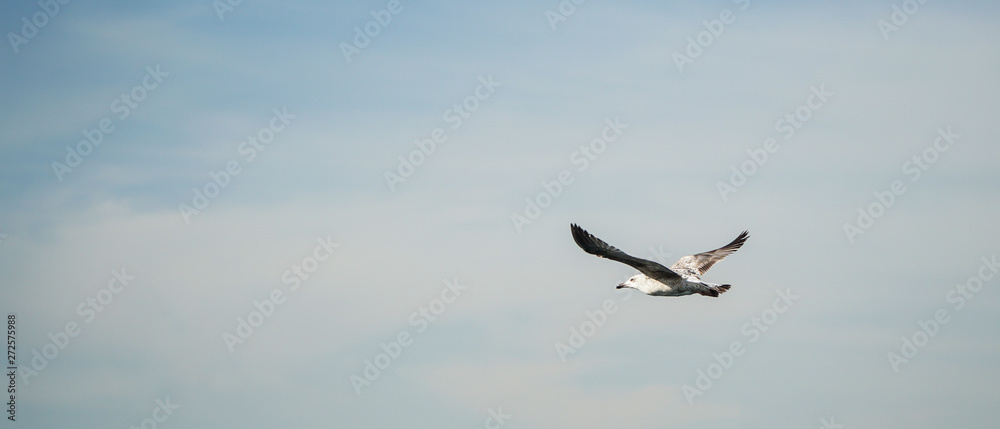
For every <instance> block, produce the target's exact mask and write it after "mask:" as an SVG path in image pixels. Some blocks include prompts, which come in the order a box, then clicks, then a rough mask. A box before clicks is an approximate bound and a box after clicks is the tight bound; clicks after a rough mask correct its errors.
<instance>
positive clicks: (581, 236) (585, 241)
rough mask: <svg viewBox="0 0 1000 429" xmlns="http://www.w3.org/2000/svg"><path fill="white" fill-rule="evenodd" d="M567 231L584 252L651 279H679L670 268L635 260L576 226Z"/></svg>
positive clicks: (651, 262)
mask: <svg viewBox="0 0 1000 429" xmlns="http://www.w3.org/2000/svg"><path fill="white" fill-rule="evenodd" d="M569 229H570V231H572V232H573V240H574V241H576V244H577V245H578V246H580V248H581V249H583V251H584V252H587V253H589V254H591V255H597V256H600V257H602V258H608V259H610V260H612V261H618V262H621V263H623V264H627V265H630V266H631V267H632V268H635V269H637V270H639V272H641V273H643V274H645V275H647V276H650V277H653V278H658V279H662V278H670V277H677V278H679V277H680V275H678V274H677V273H675V272H673V271H671V270H670V268H667V267H664V266H663V265H660V264H659V263H656V262H653V261H650V260H646V259H642V258H636V257H635V256H632V255H629V254H627V253H625V252H622V251H621V250H618V248H616V247H614V246H612V245H610V244H608V243H605V242H604V240H601V239H600V238H597V237H594V236H593V235H592V234H591V233H589V232H587V231H585V230H584V229H583V228H580V227H579V226H577V225H576V224H570V225H569Z"/></svg>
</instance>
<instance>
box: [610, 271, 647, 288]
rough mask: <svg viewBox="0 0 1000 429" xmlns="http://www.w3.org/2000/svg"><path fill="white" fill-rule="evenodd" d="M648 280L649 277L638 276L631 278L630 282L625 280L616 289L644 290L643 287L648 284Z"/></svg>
mask: <svg viewBox="0 0 1000 429" xmlns="http://www.w3.org/2000/svg"><path fill="white" fill-rule="evenodd" d="M648 278H649V277H646V276H645V275H642V274H636V275H634V276H632V277H629V278H628V280H625V281H624V282H622V283H620V284H619V285H618V286H617V287H616V289H623V288H627V287H630V288H632V289H638V290H642V288H643V286H644V285H645V284H646V279H648Z"/></svg>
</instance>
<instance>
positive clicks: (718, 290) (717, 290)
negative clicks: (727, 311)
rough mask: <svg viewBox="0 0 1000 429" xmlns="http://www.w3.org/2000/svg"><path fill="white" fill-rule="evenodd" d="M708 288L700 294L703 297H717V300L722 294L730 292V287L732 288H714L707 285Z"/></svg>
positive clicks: (723, 286)
mask: <svg viewBox="0 0 1000 429" xmlns="http://www.w3.org/2000/svg"><path fill="white" fill-rule="evenodd" d="M706 286H708V288H707V289H705V290H703V291H701V292H698V293H700V294H702V295H705V296H712V297H716V298H718V297H719V294H720V293H723V292H725V291H727V290H729V288H730V287H732V286H730V285H715V286H713V285H706Z"/></svg>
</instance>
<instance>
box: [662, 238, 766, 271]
mask: <svg viewBox="0 0 1000 429" xmlns="http://www.w3.org/2000/svg"><path fill="white" fill-rule="evenodd" d="M749 237H750V234H749V232H747V231H743V232H742V233H740V236H739V237H736V239H735V240H733V241H732V242H731V243H729V244H727V245H725V246H722V247H720V248H718V249H715V250H710V251H708V252H702V253H698V254H695V255H689V256H685V257H683V258H681V259H679V260H678V261H677V263H675V264H674V265H673V266H671V267H670V269H672V270H674V271H679V272H686V273H690V274H692V275H695V276H699V277H700V276H701V275H703V274H705V272H706V271H708V269H709V268H712V265H715V263H716V262H719V261H721V260H722V259H723V258H725V257H726V256H729V255H731V254H733V253H735V252H736V250H738V249H739V248H740V246H742V245H743V242H745V241H747V238H749Z"/></svg>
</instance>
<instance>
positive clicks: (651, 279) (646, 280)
mask: <svg viewBox="0 0 1000 429" xmlns="http://www.w3.org/2000/svg"><path fill="white" fill-rule="evenodd" d="M569 228H570V231H572V232H573V240H574V241H576V244H577V245H578V246H580V248H581V249H583V251H584V252H587V253H589V254H591V255H597V256H599V257H602V258H608V259H610V260H612V261H618V262H621V263H623V264H627V265H629V266H631V267H632V268H635V269H637V270H639V272H640V273H642V274H636V275H634V276H632V277H631V278H629V279H628V280H625V282H623V283H621V284H619V285H618V287H617V289H622V288H633V289H637V290H638V291H640V292H642V293H644V294H646V295H653V296H684V295H691V294H695V293H697V294H701V295H705V296H713V297H718V296H719V294H720V293H723V292H725V291H727V290H729V288H730V285H720V284H716V283H707V282H703V281H701V276H702V275H704V274H705V272H706V271H708V269H709V268H712V265H715V263H716V262H719V261H721V260H722V259H723V258H725V257H726V256H729V255H731V254H733V253H734V252H736V250H737V249H739V248H740V246H743V242H745V241H747V238H748V237H750V234H749V233H748V232H747V231H743V232H742V233H741V234H740V235H739V237H736V239H735V240H733V241H732V242H731V243H729V244H727V245H725V246H722V247H720V248H718V249H715V250H710V251H708V252H702V253H697V254H694V255H688V256H685V257H683V258H681V259H679V260H678V261H677V262H676V263H674V265H673V266H671V267H670V268H667V267H664V266H663V265H660V264H659V263H656V262H653V261H650V260H646V259H642V258H636V257H635V256H631V255H629V254H627V253H625V252H622V251H621V250H618V248H616V247H614V246H612V245H610V244H608V243H605V242H604V240H601V239H600V238H597V237H594V236H593V235H592V234H591V233H589V232H587V231H585V230H584V229H583V228H580V227H579V226H578V225H576V224H573V223H571V224H570V225H569Z"/></svg>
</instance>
